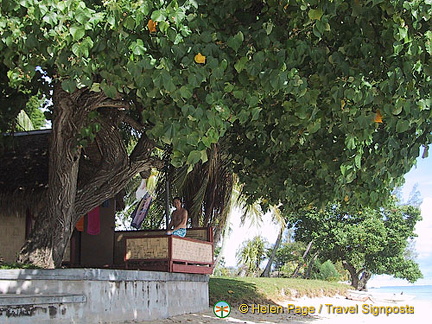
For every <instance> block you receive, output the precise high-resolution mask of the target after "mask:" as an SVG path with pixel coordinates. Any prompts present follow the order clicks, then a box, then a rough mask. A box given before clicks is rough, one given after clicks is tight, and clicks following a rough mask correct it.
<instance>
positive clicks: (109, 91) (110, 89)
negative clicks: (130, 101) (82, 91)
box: [100, 82, 117, 98]
mask: <svg viewBox="0 0 432 324" xmlns="http://www.w3.org/2000/svg"><path fill="white" fill-rule="evenodd" d="M100 88H101V89H102V91H103V92H104V93H105V94H106V95H107V97H109V98H115V97H116V96H117V89H116V87H114V86H113V85H110V84H107V83H106V82H102V83H101V84H100Z"/></svg>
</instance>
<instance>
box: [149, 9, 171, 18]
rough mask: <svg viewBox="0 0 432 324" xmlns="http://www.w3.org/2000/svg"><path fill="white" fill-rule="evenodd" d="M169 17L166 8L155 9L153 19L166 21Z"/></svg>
mask: <svg viewBox="0 0 432 324" xmlns="http://www.w3.org/2000/svg"><path fill="white" fill-rule="evenodd" d="M166 18H167V16H166V12H165V10H156V11H153V13H152V15H151V19H152V20H153V21H164V20H165V19H166Z"/></svg>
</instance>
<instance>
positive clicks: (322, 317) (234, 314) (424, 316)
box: [130, 296, 432, 324]
mask: <svg viewBox="0 0 432 324" xmlns="http://www.w3.org/2000/svg"><path fill="white" fill-rule="evenodd" d="M279 305H280V306H282V307H279V308H278V307H277V306H279ZM288 305H291V306H290V307H295V308H294V311H297V312H305V313H307V312H308V311H309V312H312V311H313V310H314V311H315V314H308V315H301V314H290V313H289V312H288V310H287V308H288ZM261 306H262V307H261V311H258V310H255V311H254V310H253V308H254V307H255V309H257V307H258V305H250V304H249V305H248V307H246V306H242V307H243V308H242V309H243V311H244V312H245V309H246V308H247V309H248V311H247V312H245V313H244V314H243V313H241V312H240V310H239V308H234V307H233V308H232V310H231V313H230V315H229V316H228V317H226V318H218V317H216V316H215V315H214V313H213V308H209V309H208V310H207V311H206V312H202V313H196V314H185V315H178V316H174V317H172V318H167V319H163V320H157V321H143V322H130V323H141V324H177V323H183V324H200V323H202V324H204V323H205V324H213V323H219V324H223V323H244V324H258V323H259V324H272V323H293V324H307V323H309V324H330V323H332V324H347V323H348V324H360V323H367V324H369V323H391V324H398V323H403V324H408V323H414V324H423V323H431V319H430V317H431V315H432V313H431V311H432V301H416V300H415V299H414V300H411V301H409V302H406V303H387V304H383V303H373V302H371V301H366V302H360V301H352V300H348V299H346V298H345V297H342V296H340V297H322V298H300V299H296V300H289V301H284V302H279V303H278V304H274V305H271V306H273V307H272V309H273V312H275V313H273V314H271V313H269V311H270V310H271V308H270V307H269V306H270V305H261ZM378 306H384V308H381V313H378V314H376V315H373V314H372V313H373V312H374V311H377V312H378V311H379V310H380V309H379V308H373V307H378ZM312 307H314V308H312ZM320 309H321V312H320ZM266 310H267V313H264V312H265V311H266ZM349 311H351V312H352V313H350V312H349ZM386 311H387V312H390V311H391V312H392V314H388V315H386V314H385V312H386ZM403 311H408V312H413V314H407V313H405V314H401V312H403ZM341 312H342V314H340V313H341ZM344 312H348V313H344ZM394 312H399V314H394Z"/></svg>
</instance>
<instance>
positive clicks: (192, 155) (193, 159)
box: [186, 150, 202, 165]
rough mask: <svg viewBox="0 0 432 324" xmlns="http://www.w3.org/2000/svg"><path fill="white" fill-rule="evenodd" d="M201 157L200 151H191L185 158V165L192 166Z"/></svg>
mask: <svg viewBox="0 0 432 324" xmlns="http://www.w3.org/2000/svg"><path fill="white" fill-rule="evenodd" d="M201 157H202V154H201V151H197V150H194V151H191V152H190V153H189V155H188V157H187V160H186V163H187V164H189V165H194V164H196V163H198V162H199V160H200V159H201Z"/></svg>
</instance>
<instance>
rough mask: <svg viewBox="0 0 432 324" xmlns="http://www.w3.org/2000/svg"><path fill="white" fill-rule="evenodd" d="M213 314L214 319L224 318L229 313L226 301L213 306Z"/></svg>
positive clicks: (229, 308)
mask: <svg viewBox="0 0 432 324" xmlns="http://www.w3.org/2000/svg"><path fill="white" fill-rule="evenodd" d="M213 313H214V314H215V316H216V317H219V318H225V317H227V316H228V315H229V314H230V313H231V306H230V304H228V303H227V302H226V301H223V300H221V301H218V302H217V303H216V304H214V306H213Z"/></svg>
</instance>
